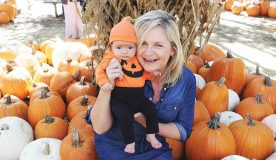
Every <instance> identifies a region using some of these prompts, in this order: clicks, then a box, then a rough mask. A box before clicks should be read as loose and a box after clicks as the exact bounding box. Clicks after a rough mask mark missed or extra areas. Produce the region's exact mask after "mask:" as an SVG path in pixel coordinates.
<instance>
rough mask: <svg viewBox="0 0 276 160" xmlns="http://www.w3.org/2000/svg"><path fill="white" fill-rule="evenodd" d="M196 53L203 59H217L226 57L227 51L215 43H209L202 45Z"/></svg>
mask: <svg viewBox="0 0 276 160" xmlns="http://www.w3.org/2000/svg"><path fill="white" fill-rule="evenodd" d="M196 55H198V56H199V57H200V58H202V59H203V61H204V62H205V61H215V60H217V59H220V58H223V57H226V55H225V53H224V52H223V51H222V50H221V49H220V48H219V47H218V46H217V45H215V44H211V43H208V44H206V45H205V46H202V47H200V48H199V49H198V50H197V51H196Z"/></svg>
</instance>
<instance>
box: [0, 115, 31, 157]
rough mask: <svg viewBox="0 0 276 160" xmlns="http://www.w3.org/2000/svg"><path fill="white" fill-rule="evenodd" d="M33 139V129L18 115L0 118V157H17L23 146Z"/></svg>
mask: <svg viewBox="0 0 276 160" xmlns="http://www.w3.org/2000/svg"><path fill="white" fill-rule="evenodd" d="M32 140H33V129H32V127H31V126H30V125H29V124H28V122H26V121H25V120H23V119H21V118H18V117H4V118H1V119H0V142H1V145H0V159H2V160H15V159H19V156H20V153H21V151H22V150H23V148H24V147H25V146H26V145H27V144H28V143H29V142H31V141H32Z"/></svg>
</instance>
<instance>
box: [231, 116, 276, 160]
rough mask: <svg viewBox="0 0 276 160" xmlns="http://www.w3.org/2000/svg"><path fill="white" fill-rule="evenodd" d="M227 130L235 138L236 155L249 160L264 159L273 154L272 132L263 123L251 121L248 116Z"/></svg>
mask: <svg viewBox="0 0 276 160" xmlns="http://www.w3.org/2000/svg"><path fill="white" fill-rule="evenodd" d="M229 129H230V130H231V131H232V133H233V135H234V137H235V141H236V146H237V154H238V155H241V156H244V157H247V158H249V159H265V158H267V157H268V156H270V155H271V154H272V153H273V151H274V136H273V133H272V131H271V130H270V129H269V128H268V127H267V126H266V125H264V124H263V123H261V122H259V121H255V120H252V119H251V117H250V115H249V114H247V115H246V116H245V119H244V120H238V121H235V122H233V123H232V124H231V125H230V126H229ZM260 146H263V147H260ZM264 146H265V147H264Z"/></svg>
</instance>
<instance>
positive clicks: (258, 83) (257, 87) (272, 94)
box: [243, 77, 276, 113]
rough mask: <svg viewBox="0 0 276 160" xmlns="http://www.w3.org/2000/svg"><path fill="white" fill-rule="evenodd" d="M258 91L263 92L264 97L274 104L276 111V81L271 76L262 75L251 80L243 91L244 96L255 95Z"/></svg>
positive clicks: (275, 110) (275, 111)
mask: <svg viewBox="0 0 276 160" xmlns="http://www.w3.org/2000/svg"><path fill="white" fill-rule="evenodd" d="M258 93H262V94H263V99H264V100H265V101H266V102H267V103H269V104H271V105H272V107H273V109H274V113H276V81H274V80H271V79H270V77H260V78H256V79H254V80H252V81H250V82H249V83H248V84H247V85H246V87H245V89H244V92H243V98H247V97H255V96H256V95H257V94H258Z"/></svg>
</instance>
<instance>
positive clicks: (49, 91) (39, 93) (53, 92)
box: [30, 86, 61, 102]
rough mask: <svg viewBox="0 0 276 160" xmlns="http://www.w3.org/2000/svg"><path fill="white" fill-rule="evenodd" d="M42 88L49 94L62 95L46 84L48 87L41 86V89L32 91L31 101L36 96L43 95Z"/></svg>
mask: <svg viewBox="0 0 276 160" xmlns="http://www.w3.org/2000/svg"><path fill="white" fill-rule="evenodd" d="M42 90H44V92H46V93H47V95H55V96H59V97H61V96H60V94H59V93H58V92H56V91H53V90H51V89H49V87H48V86H46V87H42V88H39V89H37V90H36V91H34V92H33V93H32V96H31V97H30V102H31V101H33V100H34V99H36V98H39V97H40V96H41V91H42Z"/></svg>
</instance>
